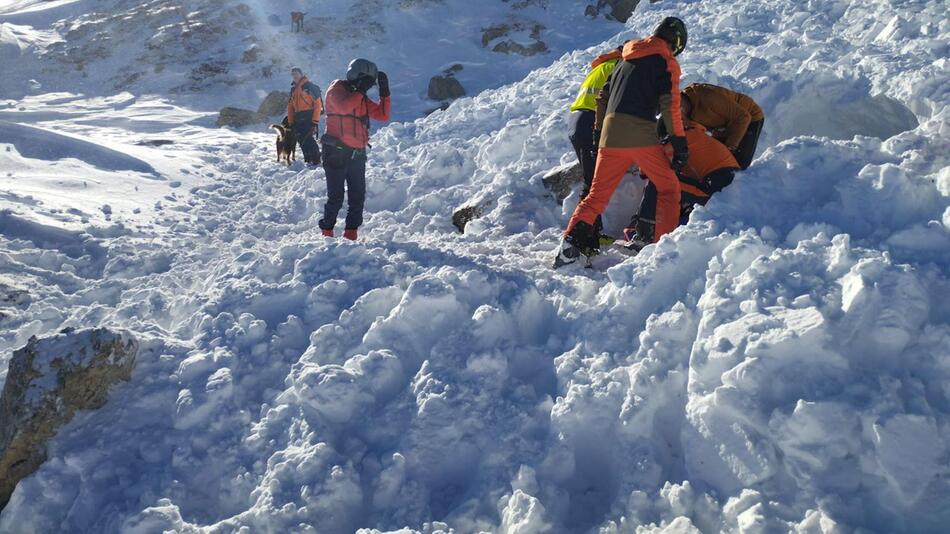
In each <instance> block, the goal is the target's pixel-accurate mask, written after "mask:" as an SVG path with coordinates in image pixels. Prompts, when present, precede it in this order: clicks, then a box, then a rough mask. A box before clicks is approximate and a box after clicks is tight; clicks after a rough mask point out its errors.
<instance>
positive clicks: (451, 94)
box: [427, 65, 465, 101]
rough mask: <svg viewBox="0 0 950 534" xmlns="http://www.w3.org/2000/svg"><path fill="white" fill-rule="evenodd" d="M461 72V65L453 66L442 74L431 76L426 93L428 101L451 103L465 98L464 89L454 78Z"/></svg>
mask: <svg viewBox="0 0 950 534" xmlns="http://www.w3.org/2000/svg"><path fill="white" fill-rule="evenodd" d="M462 70H463V67H462V65H453V66H452V67H451V68H449V69H446V70H445V72H443V73H442V74H440V75H438V76H433V77H432V79H431V80H429V88H428V91H427V95H428V96H429V100H440V101H452V100H456V99H459V98H462V97H463V96H465V88H464V87H462V84H461V83H460V82H459V81H458V79H457V78H456V77H455V74H456V73H457V72H461V71H462Z"/></svg>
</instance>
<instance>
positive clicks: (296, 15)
mask: <svg viewBox="0 0 950 534" xmlns="http://www.w3.org/2000/svg"><path fill="white" fill-rule="evenodd" d="M304 15H306V13H304V12H301V11H291V12H290V31H291V33H298V32H300V30H302V29H303V16H304Z"/></svg>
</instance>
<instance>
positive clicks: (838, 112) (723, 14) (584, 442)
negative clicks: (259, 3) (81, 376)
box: [0, 0, 950, 533]
mask: <svg viewBox="0 0 950 534" xmlns="http://www.w3.org/2000/svg"><path fill="white" fill-rule="evenodd" d="M946 11H947V8H946V6H945V3H943V2H938V1H930V2H927V1H910V2H885V1H871V2H853V3H852V2H844V1H831V2H827V1H826V2H800V1H793V0H766V1H759V0H756V1H754V0H731V1H729V2H725V1H720V0H704V1H702V2H677V3H661V4H656V5H650V6H641V7H640V8H638V13H637V14H636V15H635V16H634V18H633V19H631V21H630V23H629V24H628V26H627V29H626V30H625V31H624V32H623V33H622V34H620V35H617V36H615V37H613V38H611V39H610V40H608V41H607V42H603V43H597V42H596V41H590V42H589V43H588V44H591V45H593V46H592V47H591V48H587V49H582V50H578V51H577V52H573V53H570V54H567V55H565V56H563V57H562V58H560V59H559V60H557V61H555V62H554V63H553V64H551V65H550V66H548V67H545V68H542V69H539V70H536V71H533V72H531V73H529V74H528V75H527V78H526V79H525V80H524V81H521V82H518V83H515V84H512V85H508V86H505V87H503V88H500V89H497V90H492V91H488V92H486V93H483V94H481V95H479V96H477V97H475V98H472V99H465V100H462V101H459V102H457V103H456V104H455V105H453V106H452V107H451V108H449V109H448V110H447V111H444V112H438V113H435V114H433V115H432V116H430V117H428V118H427V119H424V120H417V121H415V122H408V123H399V124H394V125H392V126H390V127H388V128H385V129H383V130H381V131H380V132H379V133H378V135H377V136H376V139H375V142H374V149H373V154H372V156H371V160H370V169H371V170H370V176H369V179H370V183H369V190H370V198H369V201H368V208H369V210H370V212H371V216H370V218H369V219H368V223H367V225H366V226H365V231H364V235H365V236H366V237H365V238H363V239H362V240H361V242H359V243H349V242H342V241H328V240H324V239H323V238H322V237H320V236H319V231H318V230H316V220H317V219H318V218H319V212H320V210H321V207H322V202H323V197H324V194H325V189H324V186H323V184H322V171H312V172H311V171H304V170H301V169H300V168H299V167H297V168H291V169H286V168H283V167H280V166H277V165H276V164H275V163H274V162H273V161H272V159H273V154H272V146H271V141H272V138H271V137H270V136H264V135H259V134H254V133H245V134H240V133H234V132H226V131H225V132H222V131H216V130H208V129H206V128H205V127H204V125H205V124H206V123H205V122H202V121H206V119H207V117H202V116H201V115H199V114H195V113H194V112H191V111H188V110H184V109H180V108H175V107H173V106H170V105H167V104H166V105H164V106H165V107H161V105H160V104H159V103H156V102H154V101H151V100H148V99H146V98H142V97H132V98H133V99H134V100H133V101H132V105H127V106H124V105H122V104H120V103H115V104H106V105H105V106H106V107H107V108H108V107H109V106H111V107H113V108H115V112H114V114H112V113H109V112H105V113H104V114H103V113H94V112H88V113H87V112H86V111H83V110H84V109H90V107H92V106H95V105H99V104H97V102H98V101H96V100H95V99H93V100H82V99H77V100H75V101H74V105H76V106H78V108H79V111H77V112H76V116H71V117H70V116H65V114H67V113H69V111H67V110H66V109H64V110H62V111H61V113H62V114H63V115H46V116H41V115H33V118H34V119H35V120H34V122H35V123H36V124H33V125H32V126H33V127H36V128H42V129H44V130H62V132H59V131H56V132H55V133H57V134H59V133H62V134H63V137H65V136H67V135H69V134H76V135H82V136H85V137H87V138H88V137H90V134H91V133H92V132H96V131H99V130H98V129H100V128H101V129H102V130H101V131H102V133H101V134H99V139H100V144H101V145H103V146H104V147H105V148H109V149H114V150H119V151H120V152H123V153H124V154H128V155H129V156H130V157H133V158H135V161H141V162H144V163H145V164H147V165H149V166H150V167H151V169H153V170H154V171H155V172H156V174H157V176H158V178H157V179H155V180H153V182H156V183H159V184H162V185H164V186H165V187H169V186H168V185H167V184H168V183H171V182H173V181H176V180H178V181H183V182H184V181H186V180H193V181H192V182H188V184H187V188H185V187H182V188H181V190H182V191H187V192H188V194H185V193H181V194H179V195H178V196H177V197H172V199H173V200H166V201H165V203H166V204H163V205H168V206H171V207H166V208H164V210H163V211H161V212H157V213H146V212H145V211H140V213H137V214H136V213H134V211H132V212H126V211H122V210H119V209H115V208H113V213H112V215H111V217H112V219H113V220H115V219H118V218H119V217H120V216H121V217H122V218H123V221H124V222H122V224H121V225H120V224H117V223H114V221H113V222H104V221H103V220H99V219H94V220H93V219H90V222H89V223H83V222H82V221H81V220H76V219H75V217H76V216H73V217H74V218H68V217H66V216H67V215H70V214H68V213H65V214H62V213H59V212H57V211H55V210H57V209H63V210H64V211H65V208H66V206H68V201H65V200H61V201H60V202H61V203H62V204H59V205H57V204H56V200H55V199H54V198H52V196H51V195H50V196H44V197H43V198H42V202H33V201H31V200H30V199H29V198H27V197H26V195H23V194H19V195H20V196H17V197H16V198H7V199H5V200H4V202H5V203H6V204H5V205H6V206H9V207H11V208H12V209H13V210H14V211H12V212H10V213H7V214H5V215H4V216H3V218H2V219H0V314H2V315H0V321H2V322H0V325H2V326H3V327H4V328H3V329H0V350H2V352H0V358H3V359H6V358H7V357H8V355H9V353H10V351H11V350H12V348H13V347H17V346H22V345H23V344H24V343H25V340H26V337H28V336H29V335H32V334H46V333H50V332H53V331H56V330H57V329H59V328H61V327H62V326H99V325H112V326H116V327H121V328H125V329H128V330H130V331H133V332H136V334H137V337H139V338H140V339H142V347H141V352H140V355H139V358H138V361H139V366H138V368H137V369H136V371H135V373H134V374H133V377H132V380H131V382H130V383H128V384H126V385H123V386H121V387H120V388H117V389H116V390H115V391H114V392H113V394H112V397H111V398H112V401H110V403H109V404H107V405H106V406H105V407H104V408H103V409H102V410H99V411H97V412H95V413H89V414H85V415H81V416H77V418H76V420H74V421H73V422H72V423H71V424H70V425H69V426H68V427H66V428H65V429H64V430H63V431H62V432H61V433H60V435H59V436H58V437H57V438H56V439H55V440H54V442H53V446H52V450H51V451H50V455H49V456H50V460H49V461H48V462H47V463H46V464H45V465H44V466H43V467H42V468H41V469H40V470H39V471H38V472H37V473H36V474H35V475H33V476H32V477H30V478H28V479H26V480H24V481H23V482H22V483H21V484H20V485H19V487H18V488H17V490H16V492H15V493H14V495H13V499H12V500H11V503H10V505H9V506H8V507H7V508H6V509H5V510H4V511H3V512H2V514H0V532H59V531H89V532H161V531H166V530H172V531H176V532H237V531H240V530H241V529H242V528H244V529H245V531H249V532H321V533H322V532H327V533H336V532H352V531H354V530H356V529H358V528H366V529H368V531H374V529H375V530H379V531H393V530H397V529H400V528H403V527H408V528H409V529H412V530H416V531H421V532H427V533H431V532H438V531H448V529H454V531H455V532H460V533H461V532H475V531H480V530H485V531H499V532H604V533H612V532H636V531H638V529H639V531H641V532H654V531H657V532H662V531H665V532H697V531H700V532H716V531H728V532H787V531H797V532H852V531H863V532H943V531H945V530H946V526H947V525H948V524H950V512H948V510H950V508H948V507H947V506H946V503H947V502H948V501H950V484H948V482H947V481H948V480H950V478H948V475H950V473H948V467H947V465H948V463H947V458H948V455H950V388H948V384H950V305H948V303H947V299H946V297H945V295H947V294H950V274H948V268H950V260H948V258H950V255H948V254H947V252H948V251H950V167H948V154H950V140H948V138H950V135H948V132H950V111H948V107H947V104H948V102H950V98H948V87H950V84H948V83H947V81H948V79H950V77H948V64H947V59H946V58H947V55H948V54H947V52H948V44H947V43H948V35H950V29H948V27H947V23H946V20H947V16H946V14H947V13H946ZM670 14H678V15H682V16H683V17H684V18H685V20H686V22H687V24H689V26H690V35H691V38H690V46H689V48H688V49H687V51H686V52H685V53H684V55H683V56H682V59H683V69H684V81H686V82H689V81H694V80H697V81H698V80H703V81H711V82H718V83H722V84H726V85H730V86H733V87H735V88H737V89H740V90H744V91H747V92H749V93H750V94H752V95H753V96H755V97H756V99H757V100H759V101H760V102H761V103H762V104H763V107H764V108H765V112H766V116H767V122H766V140H765V144H766V145H767V150H766V149H764V148H763V151H762V153H761V156H760V157H759V159H758V160H757V161H756V162H755V164H754V165H753V166H752V167H751V168H750V169H749V170H748V171H747V172H745V173H744V174H743V175H742V176H741V177H739V178H738V179H737V180H736V182H735V183H734V184H733V185H732V186H730V188H728V189H727V190H726V191H724V192H723V193H722V194H720V195H718V196H717V197H715V198H714V199H713V201H711V202H710V205H709V206H708V208H705V209H700V210H697V211H696V212H695V213H694V214H693V216H692V219H691V221H690V223H689V225H687V226H685V227H683V228H680V229H678V230H677V231H676V232H675V233H674V234H672V235H670V236H669V237H665V238H664V239H663V240H662V241H661V242H660V243H659V244H658V245H656V246H654V247H650V248H648V249H647V250H645V251H644V252H643V253H642V254H641V255H640V256H638V257H636V258H622V257H619V256H608V257H606V258H604V259H603V261H602V262H601V264H600V265H599V267H600V269H598V270H594V271H585V270H584V269H582V268H576V269H567V270H564V271H558V272H551V271H550V270H549V269H548V266H549V263H550V259H551V250H552V249H553V248H554V247H555V243H556V240H557V237H558V235H559V232H560V228H561V227H562V225H563V223H564V220H565V217H566V213H568V212H569V210H570V209H571V207H572V204H573V203H574V202H576V197H572V198H569V199H568V201H567V202H565V206H564V207H561V206H558V205H557V204H556V203H555V202H554V201H553V200H552V199H551V198H550V197H549V195H548V194H547V193H546V192H545V191H544V189H543V188H542V186H541V181H540V179H541V176H542V175H543V173H544V171H546V170H547V169H550V168H552V167H554V166H556V165H558V164H560V163H562V162H566V161H569V160H570V159H571V158H572V156H571V155H570V153H569V146H568V144H567V141H566V139H565V132H564V130H565V127H566V120H565V119H566V117H565V112H566V109H567V106H568V103H569V101H570V100H571V98H572V96H573V92H574V90H575V88H576V86H577V84H578V83H579V82H580V80H581V78H582V76H583V73H584V70H585V68H586V65H587V64H588V61H589V59H590V58H591V56H592V55H593V54H594V53H596V52H598V51H601V50H603V49H604V48H607V47H611V46H613V45H614V44H615V43H617V42H619V41H621V40H622V39H624V38H629V37H631V36H636V35H642V34H643V33H645V32H647V31H649V29H651V28H652V27H653V25H655V23H656V21H657V20H659V19H660V18H662V17H663V16H666V15H670ZM584 44H585V43H581V42H579V43H578V44H577V46H584ZM36 98H40V97H36ZM120 101H121V98H120ZM34 102H35V101H31V100H28V99H25V100H19V101H17V102H14V103H12V104H11V106H10V108H9V109H8V110H6V111H4V113H6V115H4V116H3V117H0V119H2V120H5V121H7V122H20V123H22V122H24V121H25V120H26V118H27V117H29V116H30V115H28V114H30V113H40V111H41V110H42V107H41V106H37V105H35V103H34ZM395 105H396V106H398V105H399V101H398V99H397V102H396V104H395ZM135 106H147V109H148V110H151V111H147V112H146V111H143V112H141V113H133V112H132V111H131V109H132V108H134V107H135ZM67 107H70V106H67ZM146 116H151V117H153V118H152V119H147V120H146V119H145V118H144V117H146ZM159 116H161V117H164V120H159V119H158V117H159ZM98 121H104V122H98ZM5 128H6V129H4V130H3V131H4V132H7V131H10V132H14V131H15V132H19V133H22V132H23V131H24V130H23V129H22V128H24V127H22V126H16V127H11V126H7V127H5ZM27 132H28V133H30V134H33V132H32V131H30V130H27ZM18 135H19V134H18ZM51 135H52V134H44V138H50V139H55V140H56V141H57V142H58V143H60V144H59V145H57V146H63V147H65V149H66V150H63V151H61V152H58V153H57V154H62V153H71V152H72V151H75V150H76V147H77V146H78V145H75V144H71V143H69V142H67V141H65V140H63V139H60V137H55V138H54V137H51ZM21 138H22V137H18V138H17V140H14V141H13V142H10V141H7V140H5V139H3V138H0V154H6V156H3V157H7V158H13V159H14V160H15V161H22V162H23V163H22V164H23V165H26V166H29V167H30V168H32V169H42V168H44V167H43V166H44V165H46V164H45V163H38V161H39V162H45V161H48V159H41V158H40V159H37V158H38V156H37V155H35V153H34V155H23V154H21V153H20V147H21V146H23V143H24V141H21V140H20V139H21ZM140 138H145V139H146V140H147V139H151V140H155V139H172V140H174V141H175V143H174V144H172V145H165V146H158V147H144V148H143V149H142V150H141V151H131V150H126V148H127V147H131V146H138V145H135V140H137V139H140ZM105 148H104V149H101V150H100V149H97V150H95V151H91V152H90V157H88V158H86V160H85V161H84V160H82V159H79V160H76V159H75V158H73V159H68V158H67V159H65V160H57V161H61V162H68V164H69V165H77V166H85V168H89V169H98V172H102V173H108V174H109V175H110V176H113V177H115V176H117V174H116V173H128V175H127V179H128V180H129V181H130V183H131V182H133V181H141V183H145V180H147V179H148V176H149V174H148V172H147V170H146V169H144V168H140V167H135V168H132V169H127V168H124V166H123V165H117V164H116V163H118V161H119V160H116V159H114V158H108V157H105V156H106V155H110V154H112V152H109V151H106V150H105ZM146 148H147V149H148V150H146ZM27 150H29V149H27ZM80 152H82V153H85V151H80ZM169 156H171V157H169ZM47 157H49V158H52V156H47ZM179 157H180V158H181V160H179ZM121 161H123V162H128V161H129V160H126V159H122V160H121ZM163 164H164V165H166V166H165V167H163ZM182 169H186V170H188V172H189V174H184V171H183V170H182ZM37 172H39V171H37ZM77 172H78V171H77ZM4 173H5V174H6V173H7V171H6V163H4ZM12 174H13V175H14V176H15V177H16V180H17V181H19V180H20V178H19V176H20V175H19V174H17V173H16V172H14V173H12ZM23 181H25V182H27V183H33V180H23ZM639 187H640V184H639V183H637V181H636V179H634V178H631V179H630V180H629V181H628V183H625V184H624V186H623V187H622V189H621V192H620V193H619V196H618V198H617V199H616V202H615V203H614V204H613V205H612V207H611V210H612V213H613V214H614V216H613V217H609V218H608V220H607V223H608V224H607V225H608V227H609V228H612V229H614V230H616V229H617V228H618V227H619V226H620V225H621V224H622V223H623V222H625V221H623V220H622V219H621V217H622V215H621V213H624V211H625V210H624V207H625V206H629V205H631V204H633V203H634V202H635V201H636V192H637V190H638V188H639ZM156 191H157V190H156ZM172 193H174V191H172V192H170V193H169V194H172ZM0 194H2V192H0ZM38 194H39V193H38ZM100 194H101V193H100ZM142 194H143V196H145V197H147V198H152V197H151V196H150V195H153V194H159V193H153V192H148V191H146V192H144V193H142ZM80 198H81V197H80ZM95 198H98V197H96V196H90V197H89V202H90V203H91V202H93V201H94V200H93V199H95ZM159 198H161V197H159ZM100 202H107V201H106V200H102V199H100ZM108 202H109V203H115V204H117V202H114V201H113V200H112V199H109V200H108ZM475 204H477V205H480V206H482V207H483V212H484V214H483V216H482V217H481V218H480V219H477V220H475V221H473V222H471V223H469V226H468V227H467V228H466V233H465V234H464V235H460V234H458V233H457V232H456V231H455V229H454V227H453V226H452V224H451V214H452V211H453V210H454V209H456V208H458V207H461V206H465V205H475ZM90 209H91V208H90ZM58 215H62V216H63V218H67V219H68V221H67V222H56V216H58ZM41 219H42V220H41ZM110 224H111V226H110ZM4 295H10V298H4ZM24 295H26V296H24Z"/></svg>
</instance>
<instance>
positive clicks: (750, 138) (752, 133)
mask: <svg viewBox="0 0 950 534" xmlns="http://www.w3.org/2000/svg"><path fill="white" fill-rule="evenodd" d="M682 100H683V110H684V111H685V113H686V116H687V117H689V118H690V119H692V120H694V121H696V122H698V123H700V124H702V125H703V126H705V127H706V128H708V129H710V130H713V135H714V136H715V137H716V138H717V139H719V140H720V141H722V142H723V143H724V144H725V145H726V147H728V148H729V150H730V151H732V153H733V155H735V157H736V161H738V162H739V168H740V169H742V170H746V169H748V168H749V165H751V164H752V158H754V157H755V148H756V145H758V144H759V134H761V133H762V125H763V124H765V114H764V113H762V108H760V107H759V105H758V104H756V103H755V100H752V97H750V96H747V95H744V94H742V93H738V92H736V91H732V90H729V89H726V88H725V87H719V86H718V85H712V84H708V83H693V84H690V85H688V86H687V87H686V89H684V90H683V99H682Z"/></svg>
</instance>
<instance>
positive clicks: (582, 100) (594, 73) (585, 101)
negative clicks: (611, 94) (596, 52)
mask: <svg viewBox="0 0 950 534" xmlns="http://www.w3.org/2000/svg"><path fill="white" fill-rule="evenodd" d="M619 62H620V60H619V59H613V60H610V61H605V62H603V63H601V64H600V65H597V66H596V67H594V68H593V69H591V71H590V74H588V75H587V78H584V83H582V84H581V89H580V91H579V92H578V94H577V100H575V101H574V104H572V105H571V111H581V110H584V109H586V110H590V111H596V110H597V95H598V94H600V90H601V89H603V88H604V85H605V84H606V83H607V78H609V77H610V75H611V74H612V73H613V71H614V69H615V68H617V63H619Z"/></svg>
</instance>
